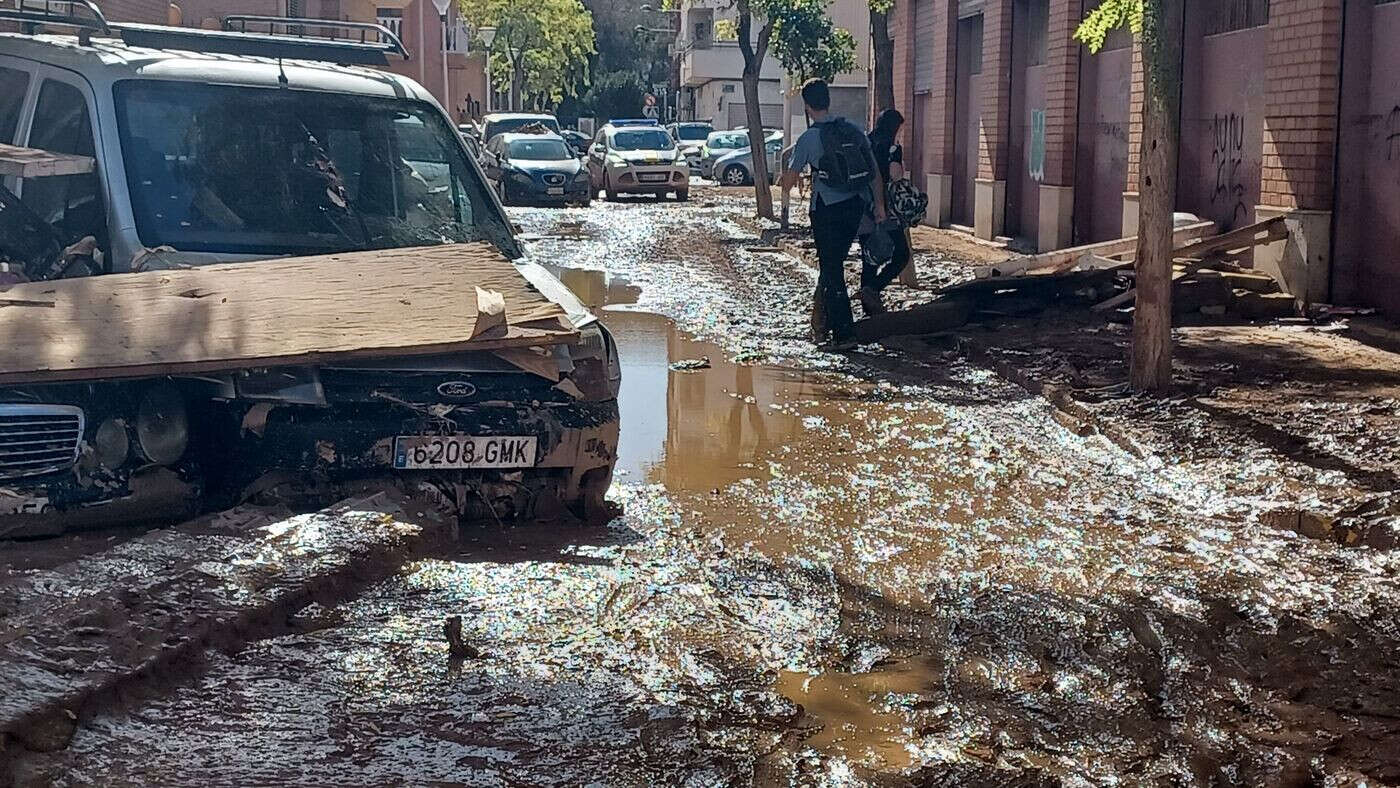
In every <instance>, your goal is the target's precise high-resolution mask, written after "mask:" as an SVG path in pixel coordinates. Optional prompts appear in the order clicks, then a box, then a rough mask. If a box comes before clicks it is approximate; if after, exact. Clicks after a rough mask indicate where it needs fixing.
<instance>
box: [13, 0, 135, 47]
mask: <svg viewBox="0 0 1400 788" xmlns="http://www.w3.org/2000/svg"><path fill="white" fill-rule="evenodd" d="M80 8H81V9H82V10H84V11H86V12H87V13H86V14H79V13H77V11H78V9H80ZM0 20H5V21H9V22H19V23H20V25H22V28H21V29H23V30H24V31H25V32H26V33H31V34H32V33H34V32H35V31H36V29H37V27H38V26H39V25H59V26H60V27H73V28H77V29H78V31H79V36H81V37H82V38H83V39H84V41H86V39H87V38H88V37H89V36H91V35H92V31H94V30H98V31H101V32H103V33H106V34H111V32H112V26H111V25H109V24H107V17H105V16H103V15H102V9H100V8H98V7H97V5H96V4H94V3H93V2H92V1H91V0H15V2H14V6H13V7H9V6H0Z"/></svg>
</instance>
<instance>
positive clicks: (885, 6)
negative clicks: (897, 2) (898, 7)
mask: <svg viewBox="0 0 1400 788" xmlns="http://www.w3.org/2000/svg"><path fill="white" fill-rule="evenodd" d="M892 8H894V0H870V10H871V11H874V12H875V13H877V14H888V13H889V12H890V9H892Z"/></svg>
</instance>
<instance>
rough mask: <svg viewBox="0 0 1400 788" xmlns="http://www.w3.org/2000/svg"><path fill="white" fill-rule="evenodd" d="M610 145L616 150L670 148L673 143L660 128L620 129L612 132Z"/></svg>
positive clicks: (673, 145)
mask: <svg viewBox="0 0 1400 788" xmlns="http://www.w3.org/2000/svg"><path fill="white" fill-rule="evenodd" d="M612 146H613V147H614V148H616V149H617V150H671V149H672V148H674V147H675V144H674V143H672V142H671V135H670V134H667V133H666V132H664V131H662V130H661V129H622V130H619V131H615V132H613V135H612Z"/></svg>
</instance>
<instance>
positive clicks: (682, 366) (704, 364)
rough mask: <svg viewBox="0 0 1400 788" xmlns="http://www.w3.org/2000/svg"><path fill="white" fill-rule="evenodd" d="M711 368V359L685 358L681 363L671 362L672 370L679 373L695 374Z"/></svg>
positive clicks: (704, 357)
mask: <svg viewBox="0 0 1400 788" xmlns="http://www.w3.org/2000/svg"><path fill="white" fill-rule="evenodd" d="M709 368H710V357H709V356H702V357H700V358H683V359H681V360H680V361H673V362H671V369H673V370H675V371H677V372H695V371H697V370H701V369H709Z"/></svg>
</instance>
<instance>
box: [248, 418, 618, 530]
mask: <svg viewBox="0 0 1400 788" xmlns="http://www.w3.org/2000/svg"><path fill="white" fill-rule="evenodd" d="M244 418H245V423H246V422H247V417H246V416H245V417H244ZM258 421H259V424H258V425H257V430H255V431H253V430H248V431H246V432H245V435H244V436H243V437H242V438H241V439H240V440H239V441H238V442H237V444H236V445H237V447H238V449H237V452H235V455H234V457H232V458H231V462H230V466H229V467H230V468H231V469H235V472H234V473H233V474H232V475H231V476H230V478H229V482H231V483H235V484H237V485H239V486H240V487H242V488H243V490H245V491H246V489H248V487H249V486H250V485H256V484H257V483H258V480H259V479H260V478H266V477H268V476H269V475H276V474H283V475H285V474H287V473H289V472H290V473H293V474H312V475H314V476H317V477H323V478H327V479H332V480H344V479H347V478H355V477H368V476H374V475H382V474H394V475H396V476H402V477H404V478H407V479H410V480H414V481H418V482H422V483H423V484H424V485H426V486H431V487H434V488H435V489H437V490H439V491H442V492H443V494H444V496H445V499H444V500H445V502H446V503H450V504H452V505H453V506H455V508H456V509H457V511H458V513H459V514H462V515H464V516H473V515H476V516H480V515H485V516H492V515H494V516H497V517H519V518H529V517H549V516H551V515H553V514H555V513H557V511H558V509H559V507H561V506H562V507H567V508H569V509H571V510H573V511H574V512H575V513H576V514H579V515H580V516H585V517H588V516H592V513H593V512H594V511H596V510H599V509H601V508H602V507H603V505H604V504H603V497H604V496H605V495H606V493H607V489H608V487H609V485H611V483H612V470H613V464H614V463H615V462H616V458H617V441H618V406H617V401H616V400H607V401H603V402H570V403H566V404H565V403H539V404H537V405H519V406H514V405H506V404H501V405H473V406H461V407H456V408H453V409H450V410H449V411H448V412H444V413H442V415H432V414H431V413H429V412H423V413H407V412H399V411H396V410H389V409H386V408H384V407H383V406H367V405H341V406H332V407H330V408H312V407H300V406H283V407H277V408H275V409H272V410H270V411H267V412H265V413H261V414H259V416H258ZM419 435H423V436H450V435H456V436H473V437H491V436H502V437H534V438H535V439H536V455H535V457H534V462H533V465H532V466H531V467H527V468H513V469H502V470H494V469H477V468H471V469H451V470H449V469H441V470H395V469H394V467H393V466H394V452H395V441H396V440H397V439H398V438H399V437H402V436H419ZM239 494H240V496H241V495H242V494H243V493H242V492H240V493H239ZM482 506H487V507H488V508H489V511H478V510H479V509H480V508H481V507H482Z"/></svg>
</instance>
